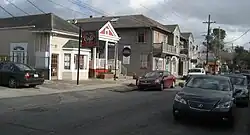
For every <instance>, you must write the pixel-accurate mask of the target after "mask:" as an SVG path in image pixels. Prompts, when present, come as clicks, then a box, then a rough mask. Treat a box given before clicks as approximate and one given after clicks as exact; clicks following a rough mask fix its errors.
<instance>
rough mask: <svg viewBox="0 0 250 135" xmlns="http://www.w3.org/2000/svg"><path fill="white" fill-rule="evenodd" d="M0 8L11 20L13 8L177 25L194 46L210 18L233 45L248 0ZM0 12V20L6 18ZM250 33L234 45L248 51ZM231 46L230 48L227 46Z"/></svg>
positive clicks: (244, 26) (45, 2) (87, 0)
mask: <svg viewBox="0 0 250 135" xmlns="http://www.w3.org/2000/svg"><path fill="white" fill-rule="evenodd" d="M0 1H4V2H0V5H1V6H2V7H4V8H5V9H6V10H7V11H8V12H10V13H11V14H13V15H14V16H20V15H25V13H24V12H22V11H20V10H18V9H17V8H16V7H15V6H13V4H15V5H16V6H18V8H21V9H22V10H24V11H25V12H27V13H28V14H38V13H41V11H39V10H38V9H37V8H35V7H34V6H33V5H32V4H30V3H29V1H30V2H32V3H34V4H35V5H36V6H37V7H38V8H39V9H41V10H42V11H44V12H46V13H49V12H52V13H55V14H56V15H58V16H60V17H63V18H65V19H69V18H80V17H88V16H90V15H93V16H102V15H125V14H144V15H146V16H148V17H150V18H152V19H155V20H157V21H159V22H161V23H164V24H179V25H180V27H181V31H183V32H184V31H190V32H193V34H194V37H195V38H196V41H197V44H200V43H201V42H202V41H203V39H204V37H203V36H202V35H204V34H206V28H207V25H206V24H203V23H202V22H204V21H206V20H207V18H208V14H211V19H212V21H216V24H212V25H211V26H212V28H215V27H221V28H222V29H224V30H226V32H227V38H226V40H225V41H226V42H230V41H233V40H234V39H237V38H238V37H240V36H241V35H242V34H243V33H245V32H246V31H247V30H248V29H250V17H249V13H250V8H249V6H250V1H249V0H240V1H239V0H0ZM9 16H10V15H8V14H7V13H6V12H4V11H3V10H1V9H0V18H4V17H9ZM248 42H250V32H249V33H246V34H245V35H244V36H243V37H241V38H239V39H238V40H236V41H235V42H233V43H234V44H235V45H244V46H245V47H247V48H249V47H250V44H248ZM228 45H230V46H231V42H230V44H228Z"/></svg>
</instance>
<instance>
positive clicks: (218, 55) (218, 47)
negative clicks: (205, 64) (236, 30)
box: [214, 27, 221, 74]
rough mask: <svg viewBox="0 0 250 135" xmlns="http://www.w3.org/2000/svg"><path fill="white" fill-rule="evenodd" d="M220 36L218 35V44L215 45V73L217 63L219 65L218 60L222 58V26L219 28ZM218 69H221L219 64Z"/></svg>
mask: <svg viewBox="0 0 250 135" xmlns="http://www.w3.org/2000/svg"><path fill="white" fill-rule="evenodd" d="M218 32H219V33H218V37H216V38H218V39H217V46H215V48H214V56H215V59H214V74H216V73H215V71H216V65H217V60H219V59H220V49H221V45H220V43H221V42H220V39H221V37H220V27H219V28H218ZM218 69H219V65H218Z"/></svg>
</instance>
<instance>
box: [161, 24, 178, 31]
mask: <svg viewBox="0 0 250 135" xmlns="http://www.w3.org/2000/svg"><path fill="white" fill-rule="evenodd" d="M164 26H165V27H166V28H167V29H169V30H170V31H171V32H174V31H175V29H176V27H179V25H178V24H172V25H164Z"/></svg>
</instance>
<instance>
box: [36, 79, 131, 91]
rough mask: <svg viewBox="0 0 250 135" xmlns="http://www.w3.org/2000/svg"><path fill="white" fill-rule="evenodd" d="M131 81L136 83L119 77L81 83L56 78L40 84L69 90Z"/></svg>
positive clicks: (42, 86)
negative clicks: (117, 78)
mask: <svg viewBox="0 0 250 135" xmlns="http://www.w3.org/2000/svg"><path fill="white" fill-rule="evenodd" d="M130 83H135V80H133V79H119V80H116V81H114V80H113V79H110V80H104V79H89V80H81V81H80V82H79V85H77V84H76V81H71V80H55V81H45V82H44V84H43V85H41V86H39V87H40V88H50V89H57V90H68V89H75V88H79V87H80V88H82V87H85V86H91V85H97V86H98V85H100V84H124V85H128V84H130Z"/></svg>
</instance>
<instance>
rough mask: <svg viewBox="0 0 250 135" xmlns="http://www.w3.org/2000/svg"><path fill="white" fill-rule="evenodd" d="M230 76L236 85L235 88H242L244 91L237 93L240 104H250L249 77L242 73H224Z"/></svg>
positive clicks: (236, 96)
mask: <svg viewBox="0 0 250 135" xmlns="http://www.w3.org/2000/svg"><path fill="white" fill-rule="evenodd" d="M224 76H227V77H229V78H230V80H231V82H232V83H233V85H234V89H240V90H241V91H242V92H241V93H238V94H237V95H235V98H236V99H237V102H239V104H243V105H248V101H249V89H248V81H247V77H246V76H244V75H241V74H227V75H224Z"/></svg>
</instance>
